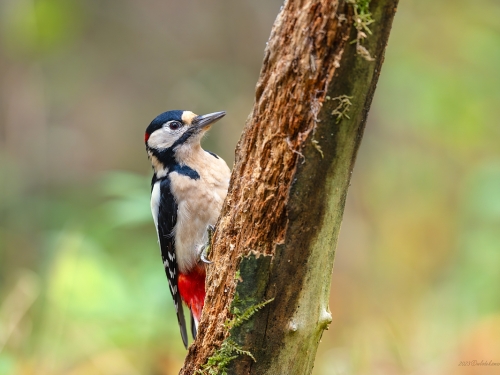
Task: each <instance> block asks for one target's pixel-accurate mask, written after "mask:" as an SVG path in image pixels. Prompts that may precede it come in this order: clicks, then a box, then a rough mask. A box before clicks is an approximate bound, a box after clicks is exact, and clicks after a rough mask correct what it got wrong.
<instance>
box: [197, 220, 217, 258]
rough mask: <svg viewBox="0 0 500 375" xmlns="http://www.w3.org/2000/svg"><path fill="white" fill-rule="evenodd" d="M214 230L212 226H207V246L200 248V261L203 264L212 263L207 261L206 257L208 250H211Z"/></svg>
mask: <svg viewBox="0 0 500 375" xmlns="http://www.w3.org/2000/svg"><path fill="white" fill-rule="evenodd" d="M214 229H215V228H214V226H213V225H209V226H208V228H207V232H208V241H207V244H206V245H205V246H203V247H202V249H201V253H200V260H201V261H202V262H203V263H206V264H211V263H212V261H210V260H208V259H207V257H208V254H210V248H211V244H212V238H213V235H214Z"/></svg>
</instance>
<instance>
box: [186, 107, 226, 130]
mask: <svg viewBox="0 0 500 375" xmlns="http://www.w3.org/2000/svg"><path fill="white" fill-rule="evenodd" d="M225 115H226V112H225V111H221V112H214V113H209V114H208V115H201V116H196V117H195V118H194V119H193V121H192V122H191V124H192V125H193V126H195V127H196V128H197V129H200V130H201V129H204V128H206V127H207V126H209V125H211V124H213V123H214V122H216V121H218V120H220V119H221V118H223V117H224V116H225Z"/></svg>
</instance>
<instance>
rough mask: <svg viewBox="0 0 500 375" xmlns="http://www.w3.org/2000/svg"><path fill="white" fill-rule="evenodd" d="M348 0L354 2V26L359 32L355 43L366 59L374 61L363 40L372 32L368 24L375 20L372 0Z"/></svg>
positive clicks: (357, 49) (359, 52)
mask: <svg viewBox="0 0 500 375" xmlns="http://www.w3.org/2000/svg"><path fill="white" fill-rule="evenodd" d="M347 2H348V3H349V4H352V5H353V9H354V27H356V30H357V34H356V40H353V43H356V51H357V53H358V54H359V55H360V56H362V57H363V58H364V59H365V60H367V61H373V60H374V59H373V57H372V56H371V55H370V52H369V51H368V50H367V49H366V47H365V46H363V41H364V40H365V39H366V38H367V37H368V35H371V34H372V31H371V30H370V28H369V27H368V26H370V25H371V24H372V23H373V22H375V20H374V19H373V16H372V13H371V12H370V0H347Z"/></svg>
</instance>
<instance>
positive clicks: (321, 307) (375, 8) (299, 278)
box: [180, 0, 398, 375]
mask: <svg viewBox="0 0 500 375" xmlns="http://www.w3.org/2000/svg"><path fill="white" fill-rule="evenodd" d="M397 2H398V0H371V1H369V0H347V1H346V0H338V1H336V0H288V1H286V2H285V4H284V6H283V8H282V10H281V12H280V14H279V15H278V17H277V19H276V21H275V23H274V26H273V29H272V31H271V36H270V39H269V42H268V45H267V48H266V51H265V57H264V62H263V66H262V71H261V74H260V78H259V81H258V83H257V89H256V97H255V104H254V108H253V111H252V113H251V115H250V117H249V118H248V120H247V124H246V126H245V129H244V132H243V135H242V137H241V140H240V142H239V143H238V146H237V150H236V162H235V166H234V170H233V174H232V177H231V184H230V189H229V193H228V196H227V199H226V202H225V205H224V208H223V210H222V214H221V217H220V220H219V224H218V226H217V230H216V232H215V235H214V240H213V246H212V252H211V254H210V257H211V258H212V260H213V264H211V265H209V266H208V276H207V297H206V301H205V308H204V311H203V316H202V319H201V323H200V327H199V332H198V338H197V340H196V341H195V342H194V344H193V345H192V346H191V347H190V349H189V353H188V356H187V358H186V361H185V364H184V367H183V369H182V370H181V372H180V373H181V374H186V375H187V374H193V373H195V371H197V370H199V371H200V372H201V373H204V374H216V373H220V374H223V373H226V372H227V373H228V374H269V375H271V374H272V375H276V374H301V375H302V374H309V373H311V371H312V368H313V364H314V358H315V355H316V350H317V346H318V343H319V340H320V338H321V335H322V333H323V330H325V329H326V328H327V327H328V324H329V323H330V322H331V315H330V312H329V309H328V297H329V294H330V282H331V274H332V269H333V260H334V255H335V246H336V242H337V237H338V233H339V229H340V224H341V221H342V214H343V210H344V204H345V198H346V194H347V188H348V186H349V180H350V176H351V173H352V168H353V165H354V160H355V157H356V153H357V150H358V147H359V144H360V141H361V137H362V134H363V130H364V125H365V122H366V117H367V113H368V109H369V107H370V104H371V101H372V97H373V93H374V91H375V85H376V82H377V79H378V76H379V73H380V68H381V65H382V61H383V54H384V50H385V46H386V43H387V40H388V37H389V31H390V27H391V24H392V19H393V16H394V13H395V11H396V6H397ZM368 3H369V10H368ZM370 12H371V14H370ZM372 19H373V23H371V20H372ZM367 29H369V31H368V30H367ZM370 31H371V35H369V34H370ZM365 36H366V37H365ZM244 351H246V352H244ZM252 356H253V358H252Z"/></svg>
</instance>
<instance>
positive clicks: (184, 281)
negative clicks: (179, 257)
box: [177, 266, 206, 321]
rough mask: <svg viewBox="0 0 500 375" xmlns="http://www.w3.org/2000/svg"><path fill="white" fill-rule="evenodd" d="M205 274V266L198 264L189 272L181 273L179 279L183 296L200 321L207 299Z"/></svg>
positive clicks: (178, 283)
mask: <svg viewBox="0 0 500 375" xmlns="http://www.w3.org/2000/svg"><path fill="white" fill-rule="evenodd" d="M205 276H206V272H205V268H204V267H199V266H198V267H196V268H194V269H193V270H192V271H191V272H189V273H187V274H184V273H179V279H178V280H177V285H178V287H179V293H180V295H181V298H182V300H183V301H184V302H185V303H186V305H188V307H189V308H190V309H191V311H192V312H193V315H194V317H195V319H196V320H197V321H200V317H201V310H202V309H203V303H204V301H205Z"/></svg>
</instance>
